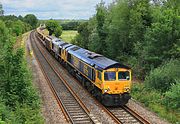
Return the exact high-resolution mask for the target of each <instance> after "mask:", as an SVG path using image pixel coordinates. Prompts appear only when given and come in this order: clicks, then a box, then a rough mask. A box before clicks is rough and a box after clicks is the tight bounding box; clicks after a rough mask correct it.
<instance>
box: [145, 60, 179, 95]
mask: <svg viewBox="0 0 180 124" xmlns="http://www.w3.org/2000/svg"><path fill="white" fill-rule="evenodd" d="M179 74H180V61H179V60H171V61H169V62H168V63H166V64H164V65H162V66H160V67H158V68H156V69H154V70H152V71H151V72H150V74H149V75H148V76H146V79H145V84H146V86H147V87H149V88H154V89H156V90H158V91H161V92H166V91H168V90H169V89H170V87H171V85H173V84H176V80H179V79H180V77H179Z"/></svg>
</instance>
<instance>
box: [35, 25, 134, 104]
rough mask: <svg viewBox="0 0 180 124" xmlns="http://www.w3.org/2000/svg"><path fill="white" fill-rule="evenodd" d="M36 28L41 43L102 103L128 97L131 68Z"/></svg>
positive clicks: (125, 101)
mask: <svg viewBox="0 0 180 124" xmlns="http://www.w3.org/2000/svg"><path fill="white" fill-rule="evenodd" d="M43 30H44V28H42V27H40V28H37V33H38V36H39V37H40V38H41V42H42V44H43V45H44V46H45V47H46V48H47V50H48V51H49V52H51V53H52V54H53V56H54V57H55V58H56V59H57V60H58V61H59V62H61V63H62V64H63V65H65V67H66V68H67V70H68V71H69V72H70V73H71V74H72V75H74V76H76V78H78V80H79V81H80V82H81V83H82V85H83V86H84V87H85V88H86V89H87V90H88V91H89V92H90V93H91V94H92V95H93V96H95V97H96V98H97V99H98V100H99V101H101V103H102V104H104V105H105V106H119V105H125V104H126V103H128V100H129V99H130V98H131V96H130V89H131V78H132V77H131V69H130V68H129V67H128V66H126V65H123V64H121V63H118V62H116V61H114V60H111V59H108V58H106V57H104V56H102V55H100V54H96V53H94V52H91V51H89V50H86V49H83V48H80V47H78V46H76V45H73V44H70V43H67V42H64V41H62V40H61V39H58V38H56V37H53V36H45V35H44V34H43Z"/></svg>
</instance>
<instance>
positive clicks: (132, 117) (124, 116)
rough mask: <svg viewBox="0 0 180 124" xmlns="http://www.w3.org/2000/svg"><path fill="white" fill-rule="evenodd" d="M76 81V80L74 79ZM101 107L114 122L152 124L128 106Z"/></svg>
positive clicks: (120, 123)
mask: <svg viewBox="0 0 180 124" xmlns="http://www.w3.org/2000/svg"><path fill="white" fill-rule="evenodd" d="M36 37H38V36H36ZM38 40H41V39H40V38H39V37H38ZM41 45H42V44H41ZM43 53H45V52H43ZM44 56H45V55H44ZM63 70H64V72H67V70H65V69H63ZM74 80H76V79H75V78H74ZM76 81H77V80H76ZM96 101H97V100H96ZM97 102H98V101H97ZM100 107H102V109H103V110H104V111H105V112H107V113H108V114H109V115H110V116H111V117H112V119H113V120H114V122H115V123H118V124H150V123H149V122H148V121H147V120H145V119H143V118H142V117H141V116H139V115H138V114H137V113H136V112H134V111H132V110H131V109H130V108H128V107H127V106H124V107H118V108H106V107H104V106H103V105H100Z"/></svg>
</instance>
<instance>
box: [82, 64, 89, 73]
mask: <svg viewBox="0 0 180 124" xmlns="http://www.w3.org/2000/svg"><path fill="white" fill-rule="evenodd" d="M83 69H84V74H85V75H87V76H88V66H87V65H85V64H84V68H83Z"/></svg>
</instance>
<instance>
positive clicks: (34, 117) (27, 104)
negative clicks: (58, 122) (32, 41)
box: [0, 17, 43, 124]
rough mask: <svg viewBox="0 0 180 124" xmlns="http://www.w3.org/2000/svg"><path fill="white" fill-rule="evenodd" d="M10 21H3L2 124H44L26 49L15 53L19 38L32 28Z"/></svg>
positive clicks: (0, 54) (0, 46) (0, 27)
mask: <svg viewBox="0 0 180 124" xmlns="http://www.w3.org/2000/svg"><path fill="white" fill-rule="evenodd" d="M8 18H9V17H8ZM13 18H14V17H13ZM9 19H10V20H6V17H3V19H2V20H3V21H2V20H0V59H1V61H0V73H1V75H0V96H1V97H0V123H14V124H20V123H43V119H42V116H41V114H40V101H39V96H38V94H37V92H36V90H35V88H34V87H33V86H32V81H31V75H30V72H29V71H28V68H27V65H26V63H25V61H26V60H25V58H24V48H18V49H14V44H15V41H16V39H17V36H20V35H21V34H22V33H24V32H25V31H27V30H28V28H27V27H26V26H27V25H28V24H26V23H24V22H22V21H21V20H18V18H15V20H13V21H12V20H11V17H10V18H9ZM16 19H17V20H16Z"/></svg>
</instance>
